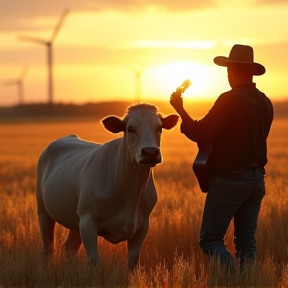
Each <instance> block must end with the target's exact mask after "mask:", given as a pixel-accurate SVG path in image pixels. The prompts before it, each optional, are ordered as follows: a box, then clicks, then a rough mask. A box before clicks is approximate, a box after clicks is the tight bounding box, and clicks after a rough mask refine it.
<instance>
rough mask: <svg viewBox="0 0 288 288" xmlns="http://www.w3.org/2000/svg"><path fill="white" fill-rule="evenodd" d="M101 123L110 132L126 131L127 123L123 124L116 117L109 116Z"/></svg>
mask: <svg viewBox="0 0 288 288" xmlns="http://www.w3.org/2000/svg"><path fill="white" fill-rule="evenodd" d="M101 122H102V124H103V125H104V127H105V128H106V130H108V131H109V132H112V133H119V132H124V131H125V127H126V125H125V123H124V122H123V120H121V119H120V118H118V117H116V116H108V117H106V118H104V119H102V120H101Z"/></svg>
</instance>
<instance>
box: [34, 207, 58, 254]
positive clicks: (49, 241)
mask: <svg viewBox="0 0 288 288" xmlns="http://www.w3.org/2000/svg"><path fill="white" fill-rule="evenodd" d="M38 220H39V225H40V231H41V237H42V252H43V254H45V255H47V256H48V255H50V254H52V253H53V250H54V228H55V220H54V219H52V218H51V217H50V215H49V214H48V213H47V212H46V211H45V212H44V211H43V212H42V213H40V214H38Z"/></svg>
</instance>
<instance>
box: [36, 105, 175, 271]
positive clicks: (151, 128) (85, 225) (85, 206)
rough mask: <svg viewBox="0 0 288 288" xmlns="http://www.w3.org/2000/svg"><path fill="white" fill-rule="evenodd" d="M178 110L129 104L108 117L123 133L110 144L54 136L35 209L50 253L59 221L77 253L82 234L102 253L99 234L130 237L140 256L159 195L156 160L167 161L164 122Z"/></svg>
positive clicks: (132, 256)
mask: <svg viewBox="0 0 288 288" xmlns="http://www.w3.org/2000/svg"><path fill="white" fill-rule="evenodd" d="M177 121H178V116H177V115H168V116H167V117H164V116H162V115H161V114H160V113H158V111H157V108H156V107H155V106H153V105H150V104H138V105H135V106H131V107H130V108H128V113H127V115H126V116H125V117H124V118H123V119H120V118H118V117H115V116H108V117H107V118H105V119H103V120H102V123H103V125H104V127H105V128H106V129H107V130H108V131H110V132H112V133H119V132H124V135H123V137H121V138H117V139H115V140H112V141H109V142H107V143H104V144H97V143H93V142H87V141H83V140H81V139H79V138H78V136H76V135H71V136H68V137H64V138H61V139H59V140H56V141H54V142H52V143H51V144H50V145H49V146H48V147H47V148H46V149H45V150H44V152H43V153H42V155H41V156H40V159H39V162H38V175H37V211H38V219H39V225H40V230H41V236H42V249H43V252H44V253H48V254H50V253H52V251H53V242H54V239H53V238H54V236H53V234H54V233H53V232H54V226H55V221H56V222H58V223H59V224H61V225H63V226H64V227H66V228H68V229H70V232H69V235H68V238H67V240H66V242H65V243H64V245H63V248H64V249H67V250H71V252H72V253H77V251H78V249H79V247H80V245H81V242H83V244H84V248H85V250H86V254H87V261H88V263H95V264H97V262H98V261H99V253H98V246H97V236H102V237H103V238H105V239H106V240H107V241H109V242H111V243H114V244H116V243H119V242H121V241H125V240H127V243H128V267H129V268H130V269H133V268H134V267H135V265H136V264H137V263H138V261H139V254H140V250H141V247H142V244H143V241H144V239H145V237H146V235H147V232H148V229H149V216H150V213H151V211H152V209H153V208H154V206H155V204H156V202H157V194H156V190H155V186H154V182H153V176H152V173H151V168H152V167H154V166H155V165H156V164H158V163H161V162H162V159H161V151H160V138H161V132H162V128H164V129H171V128H173V127H174V126H175V125H176V123H177Z"/></svg>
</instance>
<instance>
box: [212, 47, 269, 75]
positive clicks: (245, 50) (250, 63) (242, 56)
mask: <svg viewBox="0 0 288 288" xmlns="http://www.w3.org/2000/svg"><path fill="white" fill-rule="evenodd" d="M214 63H215V64H216V65H219V66H224V67H228V66H229V65H232V64H236V65H237V64H239V65H241V66H242V67H243V66H244V67H247V69H248V70H249V71H251V72H252V73H253V75H262V74H264V73H265V71H266V69H265V67H264V66H262V65H261V64H259V63H256V62H254V56H253V48H252V47H250V46H246V45H239V44H236V45H234V46H233V47H232V49H231V51H230V54H229V57H225V56H217V57H215V58H214Z"/></svg>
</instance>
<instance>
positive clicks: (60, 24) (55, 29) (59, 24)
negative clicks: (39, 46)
mask: <svg viewBox="0 0 288 288" xmlns="http://www.w3.org/2000/svg"><path fill="white" fill-rule="evenodd" d="M68 14H69V9H65V10H64V11H63V12H62V14H61V16H60V18H59V21H58V23H57V25H56V26H55V28H54V30H53V33H52V36H51V40H50V41H51V42H52V41H54V39H55V38H56V36H57V34H58V33H59V30H60V28H61V27H62V25H63V23H64V19H65V18H66V16H67V15H68Z"/></svg>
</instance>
